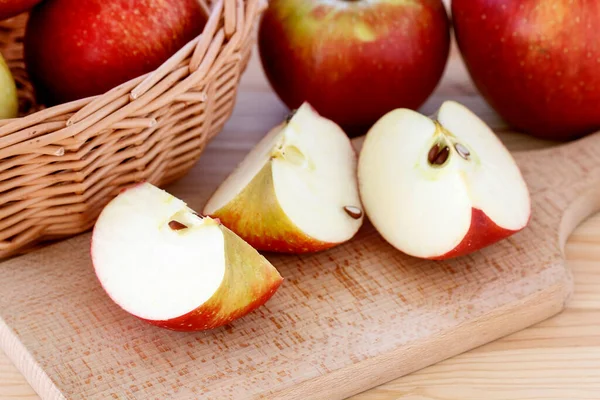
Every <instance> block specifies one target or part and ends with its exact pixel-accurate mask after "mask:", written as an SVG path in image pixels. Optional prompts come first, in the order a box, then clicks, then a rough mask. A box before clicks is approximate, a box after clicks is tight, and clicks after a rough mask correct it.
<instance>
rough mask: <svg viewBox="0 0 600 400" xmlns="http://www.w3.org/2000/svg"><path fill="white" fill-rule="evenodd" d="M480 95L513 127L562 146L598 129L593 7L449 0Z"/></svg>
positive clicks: (599, 82) (599, 39) (598, 8)
mask: <svg viewBox="0 0 600 400" xmlns="http://www.w3.org/2000/svg"><path fill="white" fill-rule="evenodd" d="M452 14H453V19H454V28H455V31H456V38H457V42H458V45H459V48H460V51H461V53H462V55H463V58H464V60H465V63H466V65H467V67H468V70H469V72H470V74H471V77H472V78H473V81H474V82H475V84H476V86H477V87H478V89H479V91H480V92H481V94H482V95H483V96H484V97H485V98H486V99H487V101H488V102H489V104H490V105H491V106H492V107H493V108H494V109H495V110H496V111H497V112H498V114H500V115H501V116H502V117H503V118H504V119H505V120H506V121H507V122H508V123H509V124H510V125H512V126H513V127H515V128H517V129H519V130H521V131H524V132H527V133H529V134H531V135H534V136H537V137H540V138H545V139H555V140H569V139H574V138H577V137H581V136H584V135H586V134H589V133H591V132H594V131H596V130H598V129H600V73H599V71H600V29H598V26H600V2H599V1H597V0H578V1H572V0H530V1H523V0H505V1H497V0H453V1H452Z"/></svg>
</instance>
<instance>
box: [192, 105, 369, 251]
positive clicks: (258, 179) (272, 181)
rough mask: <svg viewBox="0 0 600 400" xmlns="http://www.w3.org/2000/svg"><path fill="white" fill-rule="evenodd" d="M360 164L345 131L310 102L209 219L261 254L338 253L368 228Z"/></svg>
mask: <svg viewBox="0 0 600 400" xmlns="http://www.w3.org/2000/svg"><path fill="white" fill-rule="evenodd" d="M356 158H357V157H356V152H355V151H354V148H353V147H352V144H351V142H350V140H349V138H348V137H347V136H346V135H345V133H344V132H343V131H342V129H341V128H340V127H339V126H338V125H336V124H335V123H333V122H332V121H330V120H328V119H326V118H323V117H321V116H320V115H319V114H317V113H316V111H314V109H313V108H312V107H311V106H310V105H309V104H307V103H304V104H303V105H302V106H301V107H300V108H299V109H298V110H297V111H296V112H295V113H294V114H293V116H291V118H289V120H287V121H285V122H283V123H282V124H280V125H278V126H277V127H275V128H274V129H272V130H271V131H270V132H269V133H268V134H267V135H266V136H265V137H264V138H263V139H262V140H261V141H260V142H259V143H258V145H257V146H256V147H254V149H252V151H251V152H250V153H249V154H248V155H247V156H246V158H245V159H244V160H243V161H242V163H241V164H240V165H239V166H238V167H237V168H236V170H235V171H233V173H232V174H231V175H230V176H229V177H228V178H227V179H226V180H225V181H224V182H223V183H222V184H221V186H220V187H219V188H218V189H217V190H216V191H215V193H214V194H213V196H212V197H211V198H210V200H209V201H208V203H207V204H206V206H205V207H204V210H203V213H204V214H206V215H210V216H212V217H216V218H219V219H220V220H221V222H222V223H223V224H224V225H226V226H227V227H229V228H230V229H231V230H232V231H234V232H235V233H236V234H238V235H239V236H240V237H241V238H243V239H244V240H246V241H247V242H248V243H250V244H251V245H252V246H253V247H254V248H256V249H258V250H266V251H273V252H287V253H306V252H314V251H320V250H324V249H328V248H331V247H333V246H336V245H338V244H340V243H343V242H346V241H348V240H350V239H351V238H352V237H353V236H354V235H355V234H356V232H357V231H358V229H359V228H360V226H361V224H362V222H363V211H362V205H361V203H360V196H359V193H358V183H357V178H356V164H357V159H356Z"/></svg>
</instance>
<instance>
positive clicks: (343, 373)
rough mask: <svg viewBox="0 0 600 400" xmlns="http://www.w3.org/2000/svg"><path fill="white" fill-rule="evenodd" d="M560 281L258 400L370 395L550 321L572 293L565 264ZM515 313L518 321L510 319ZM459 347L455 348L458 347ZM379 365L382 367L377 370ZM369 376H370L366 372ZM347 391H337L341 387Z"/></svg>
mask: <svg viewBox="0 0 600 400" xmlns="http://www.w3.org/2000/svg"><path fill="white" fill-rule="evenodd" d="M563 268H564V270H565V275H564V280H562V281H559V282H558V283H556V284H554V285H552V286H548V287H546V288H544V289H542V290H540V291H538V292H536V293H533V294H531V295H529V296H527V297H524V298H521V299H518V300H516V301H514V302H512V303H508V304H505V305H504V306H502V307H499V308H496V309H494V310H493V311H492V312H489V313H487V314H484V315H482V316H481V317H479V318H476V319H473V320H470V321H468V322H466V323H463V324H460V325H457V326H456V327H455V328H454V329H452V330H450V331H447V332H443V334H442V335H439V336H433V337H434V339H433V340H432V337H430V338H428V340H420V341H416V342H413V343H411V344H410V345H409V346H408V347H409V351H408V352H406V349H405V348H400V349H397V350H395V351H392V352H390V353H387V354H383V355H380V356H377V357H373V358H369V359H367V360H364V361H361V362H358V363H356V364H353V365H350V366H347V367H344V368H341V369H339V370H337V371H334V372H331V373H329V374H327V375H323V376H320V377H317V378H314V379H312V380H309V381H305V382H302V383H301V384H299V385H296V386H294V387H292V388H289V389H285V390H282V391H278V392H275V393H270V394H265V395H261V396H259V398H260V399H265V398H266V399H275V398H276V399H279V400H305V399H306V398H310V397H307V395H308V396H310V394H311V393H312V395H317V394H318V396H320V397H319V398H327V399H330V400H343V399H345V398H347V397H350V396H353V395H356V394H358V393H361V392H364V391H366V390H369V389H371V388H373V387H376V386H379V385H381V384H384V383H386V382H389V381H392V380H394V379H397V378H400V377H402V376H405V375H408V374H410V373H413V372H415V371H418V370H420V369H423V368H425V367H428V366H430V365H433V364H436V363H439V362H441V361H444V360H446V359H448V358H451V357H454V356H457V355H459V354H462V353H464V352H466V351H469V350H472V349H475V348H477V347H480V346H483V345H485V344H488V343H490V342H493V341H495V340H498V339H500V338H502V337H504V336H508V335H510V334H513V333H516V332H519V331H521V330H523V329H525V328H527V327H530V326H532V325H535V324H537V323H540V322H542V321H544V320H546V319H548V318H550V317H553V316H555V315H557V314H559V313H560V312H562V311H563V310H564V309H565V307H566V305H567V304H568V302H569V300H570V298H571V297H572V294H573V290H574V283H573V277H572V274H571V271H570V269H569V268H568V267H567V266H566V264H565V265H564V267H563ZM515 314H520V317H519V318H516V317H514V316H515ZM503 318H505V319H510V320H511V321H510V323H504V324H502V323H499V320H501V319H503ZM497 326H501V327H503V329H502V330H501V331H497V330H496V331H494V328H495V327H497ZM473 331H480V332H483V333H484V335H483V336H475V335H473ZM470 337H478V338H479V339H478V340H474V341H469V340H468V338H470ZM457 344H458V346H457ZM440 347H443V348H445V349H448V348H452V351H450V352H447V350H445V351H446V352H447V354H446V355H445V356H444V357H442V358H436V354H439V353H440V352H436V351H435V350H436V349H437V348H440ZM422 348H426V349H427V351H428V353H427V354H426V355H425V356H424V357H423V356H422V357H414V355H411V352H415V353H416V352H418V351H419V349H422ZM411 356H412V357H413V358H414V359H417V360H420V362H418V363H415V364H410V365H409V366H406V365H405V363H404V362H405V360H407V359H410V358H411ZM382 365H383V367H382ZM369 372H371V373H369ZM348 386H350V388H349V390H343V391H340V390H339V389H338V388H340V387H344V388H348Z"/></svg>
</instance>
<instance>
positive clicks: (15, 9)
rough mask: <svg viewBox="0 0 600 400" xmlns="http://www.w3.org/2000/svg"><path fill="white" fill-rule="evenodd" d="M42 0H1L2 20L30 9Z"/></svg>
mask: <svg viewBox="0 0 600 400" xmlns="http://www.w3.org/2000/svg"><path fill="white" fill-rule="evenodd" d="M40 1H41V0H0V20H4V19H7V18H10V17H14V16H15V15H19V14H21V13H22V12H25V11H27V10H29V9H30V8H31V7H33V6H34V5H36V4H37V3H39V2H40Z"/></svg>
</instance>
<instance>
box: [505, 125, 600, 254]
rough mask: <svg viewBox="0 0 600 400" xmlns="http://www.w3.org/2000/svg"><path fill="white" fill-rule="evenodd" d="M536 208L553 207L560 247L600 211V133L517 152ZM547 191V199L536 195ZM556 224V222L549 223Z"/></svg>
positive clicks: (550, 222)
mask: <svg viewBox="0 0 600 400" xmlns="http://www.w3.org/2000/svg"><path fill="white" fill-rule="evenodd" d="M514 156H515V159H516V160H517V163H518V164H519V167H520V168H521V171H522V172H523V176H524V177H525V179H526V181H527V184H528V186H529V190H530V192H531V193H532V197H535V198H538V199H544V202H543V203H538V204H534V208H533V212H536V208H544V209H548V208H553V209H554V210H553V211H554V214H556V216H557V219H556V224H557V226H552V228H556V230H557V234H558V239H559V243H560V247H561V249H562V250H564V245H565V243H566V241H567V239H568V237H569V235H570V234H571V232H572V231H573V230H574V229H575V228H576V227H577V225H579V224H580V223H581V222H582V221H583V220H584V219H586V218H587V217H589V216H590V215H591V214H593V213H595V212H597V211H598V210H600V132H597V133H594V134H591V135H588V136H586V137H583V138H581V139H578V140H575V141H572V142H568V143H564V144H560V145H557V146H553V147H549V148H545V149H541V150H531V151H525V152H516V153H514ZM542 192H546V194H545V195H544V196H536V195H537V194H539V193H542ZM548 222H549V225H554V221H548Z"/></svg>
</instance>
